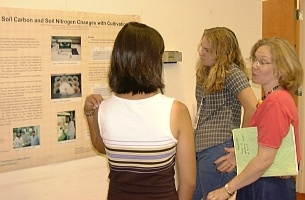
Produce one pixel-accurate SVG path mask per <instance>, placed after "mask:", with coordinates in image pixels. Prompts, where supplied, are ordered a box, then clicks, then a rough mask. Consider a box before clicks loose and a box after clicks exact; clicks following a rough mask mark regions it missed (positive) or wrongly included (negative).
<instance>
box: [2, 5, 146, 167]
mask: <svg viewBox="0 0 305 200" xmlns="http://www.w3.org/2000/svg"><path fill="white" fill-rule="evenodd" d="M0 11H1V20H0V27H1V28H0V172H5V171H10V170H16V169H22V168H27V167H33V166H38V165H44V164H49V163H55V162H62V161H67V160H72V159H78V158H83V157H88V156H92V155H95V152H94V151H93V149H92V146H91V141H90V136H89V133H88V127H87V123H86V119H85V116H84V114H83V105H84V101H85V97H86V96H87V95H88V94H90V93H101V94H102V95H104V96H107V95H109V90H108V85H107V72H108V68H109V59H110V55H111V51H112V46H113V43H114V39H115V37H116V35H117V33H118V31H119V30H120V29H121V28H122V26H124V24H125V23H127V22H129V21H139V20H140V17H139V16H136V15H114V14H102V13H86V12H74V11H47V10H30V9H16V8H0Z"/></svg>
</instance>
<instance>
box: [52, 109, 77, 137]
mask: <svg viewBox="0 0 305 200" xmlns="http://www.w3.org/2000/svg"><path fill="white" fill-rule="evenodd" d="M57 133H58V142H63V141H67V140H75V139H76V129H75V110H73V111H62V112H58V113H57Z"/></svg>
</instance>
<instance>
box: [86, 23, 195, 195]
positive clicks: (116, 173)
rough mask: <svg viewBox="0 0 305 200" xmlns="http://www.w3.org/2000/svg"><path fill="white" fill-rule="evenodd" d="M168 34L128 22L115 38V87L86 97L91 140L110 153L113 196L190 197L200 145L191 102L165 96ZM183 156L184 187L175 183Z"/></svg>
mask: <svg viewBox="0 0 305 200" xmlns="http://www.w3.org/2000/svg"><path fill="white" fill-rule="evenodd" d="M163 52H164V42H163V38H162V36H161V35H160V34H159V33H158V32H157V31H156V30H155V29H153V28H151V27H149V26H147V25H145V24H142V23H138V22H130V23H127V24H125V25H124V27H123V28H122V29H121V30H120V32H119V33H118V35H117V38H116V40H115V43H114V47H113V51H112V56H111V64H110V71H109V86H110V88H111V90H112V92H113V93H114V94H113V95H111V96H110V97H109V98H108V99H106V100H103V99H102V97H101V96H100V95H89V96H88V97H87V98H86V102H85V106H84V111H85V115H86V116H87V121H88V124H89V129H90V135H91V141H92V144H93V146H94V147H95V148H96V149H97V151H99V152H101V153H106V155H107V157H108V162H109V167H110V174H109V179H110V182H109V190H108V199H109V200H121V199H124V200H129V199H130V200H137V199H140V200H143V199H145V200H155V199H160V200H162V199H164V200H178V199H179V200H187V199H188V200H190V199H191V198H192V195H193V192H194V189H195V153H194V152H195V150H194V141H193V131H192V124H191V119H190V115H189V112H188V109H187V107H186V106H185V105H184V104H182V103H181V102H179V101H176V100H175V99H174V98H170V97H167V96H165V95H163V92H162V90H163V89H164V83H163V80H162V71H163V65H162V55H163ZM176 159H177V170H178V173H177V177H178V181H177V182H178V187H177V190H176V186H175V169H174V166H175V164H176V161H175V160H176Z"/></svg>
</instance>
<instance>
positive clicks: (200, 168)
mask: <svg viewBox="0 0 305 200" xmlns="http://www.w3.org/2000/svg"><path fill="white" fill-rule="evenodd" d="M199 56H200V59H199V65H198V67H197V73H196V77H197V84H196V100H197V108H198V110H197V118H196V124H195V130H194V133H195V148H196V164H197V177H196V180H197V181H196V182H197V183H196V191H195V194H194V197H193V199H194V200H200V199H204V200H205V199H206V198H207V195H208V192H210V191H212V190H215V189H216V188H219V187H222V186H224V185H225V184H226V183H227V182H228V181H230V180H231V179H232V178H233V177H234V176H235V175H236V171H235V157H234V149H233V148H232V147H233V141H232V129H234V128H239V127H240V126H247V125H248V122H249V120H250V118H251V116H252V114H253V113H254V111H255V105H256V98H255V95H254V93H253V91H252V89H251V86H250V83H249V81H248V78H247V75H246V65H245V62H244V60H243V57H242V55H241V51H240V48H239V44H238V41H237V38H236V36H235V34H234V32H233V31H231V30H230V29H228V28H226V27H215V28H211V29H206V30H205V31H204V33H203V36H202V38H201V43H200V48H199ZM242 107H243V109H244V112H243V116H242ZM241 121H242V123H241Z"/></svg>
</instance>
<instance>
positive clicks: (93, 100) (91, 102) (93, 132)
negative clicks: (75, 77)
mask: <svg viewBox="0 0 305 200" xmlns="http://www.w3.org/2000/svg"><path fill="white" fill-rule="evenodd" d="M102 101H103V98H102V96H101V95H98V94H91V95H89V96H87V98H86V101H85V106H84V112H85V115H86V117H87V122H88V126H89V131H90V138H91V142H92V145H93V147H94V148H95V149H96V150H97V151H98V152H100V153H103V154H105V153H106V152H105V146H104V143H103V139H102V137H101V135H100V130H99V126H98V107H99V105H100V103H101V102H102Z"/></svg>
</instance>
